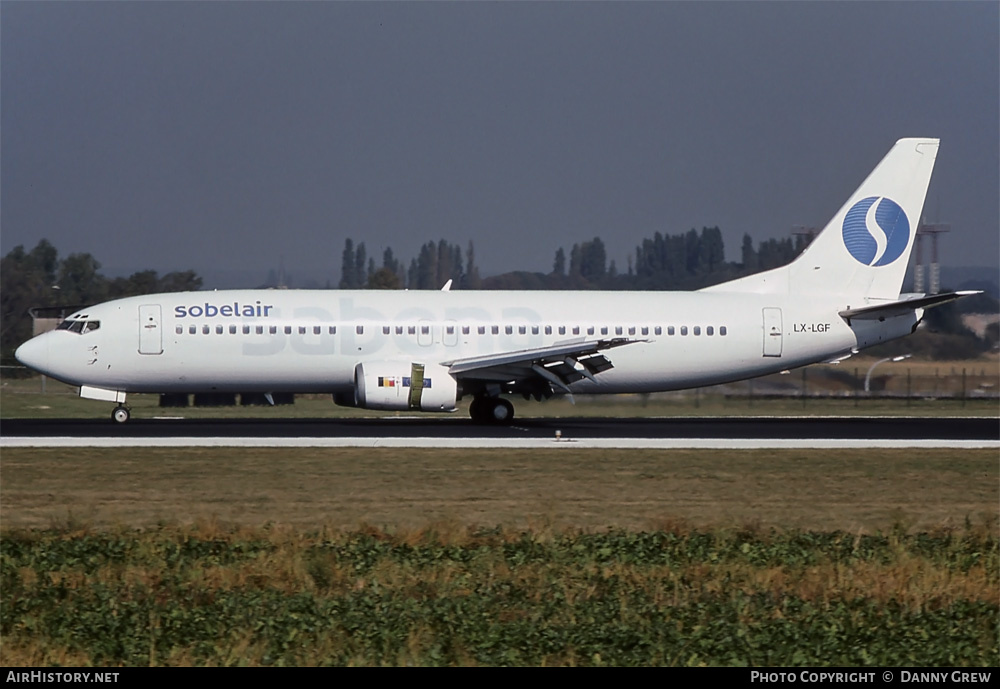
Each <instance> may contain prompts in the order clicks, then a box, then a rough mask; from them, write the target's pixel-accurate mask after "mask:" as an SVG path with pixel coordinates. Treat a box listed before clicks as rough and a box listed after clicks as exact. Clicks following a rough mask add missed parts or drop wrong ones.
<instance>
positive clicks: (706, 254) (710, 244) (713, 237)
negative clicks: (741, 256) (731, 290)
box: [698, 227, 726, 274]
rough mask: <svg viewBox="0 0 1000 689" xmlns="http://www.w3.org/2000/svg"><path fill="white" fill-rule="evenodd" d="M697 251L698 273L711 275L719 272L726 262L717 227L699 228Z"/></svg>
mask: <svg viewBox="0 0 1000 689" xmlns="http://www.w3.org/2000/svg"><path fill="white" fill-rule="evenodd" d="M698 251H699V261H698V263H699V266H698V267H699V270H700V272H702V273H708V274H711V273H714V272H715V271H717V270H719V269H720V268H721V267H722V264H723V263H724V262H725V260H726V250H725V245H724V243H723V241H722V231H721V230H719V228H718V227H703V228H701V237H700V242H699V246H698Z"/></svg>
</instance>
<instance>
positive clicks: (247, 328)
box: [243, 325, 250, 335]
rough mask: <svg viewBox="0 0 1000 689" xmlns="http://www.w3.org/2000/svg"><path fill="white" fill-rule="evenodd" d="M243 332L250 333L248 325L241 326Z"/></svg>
mask: <svg viewBox="0 0 1000 689" xmlns="http://www.w3.org/2000/svg"><path fill="white" fill-rule="evenodd" d="M243 334H244V335H249V334H250V326H249V325H244V326H243Z"/></svg>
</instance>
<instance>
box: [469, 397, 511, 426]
mask: <svg viewBox="0 0 1000 689" xmlns="http://www.w3.org/2000/svg"><path fill="white" fill-rule="evenodd" d="M469 416H471V417H472V420H473V421H475V422H476V423H490V424H499V425H507V424H509V423H510V422H512V421H513V420H514V405H513V404H511V403H510V402H508V401H507V400H505V399H503V398H500V397H476V398H475V399H473V400H472V404H470V405H469Z"/></svg>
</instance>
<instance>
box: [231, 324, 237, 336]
mask: <svg viewBox="0 0 1000 689" xmlns="http://www.w3.org/2000/svg"><path fill="white" fill-rule="evenodd" d="M229 334H230V335H235V334H236V326H235V325H231V326H229Z"/></svg>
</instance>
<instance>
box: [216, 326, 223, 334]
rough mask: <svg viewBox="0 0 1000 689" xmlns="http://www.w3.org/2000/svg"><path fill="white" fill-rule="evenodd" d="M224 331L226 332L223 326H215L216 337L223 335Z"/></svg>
mask: <svg viewBox="0 0 1000 689" xmlns="http://www.w3.org/2000/svg"><path fill="white" fill-rule="evenodd" d="M223 330H224V328H223V327H222V326H221V325H217V326H215V334H216V335H221V334H222V331H223Z"/></svg>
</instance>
